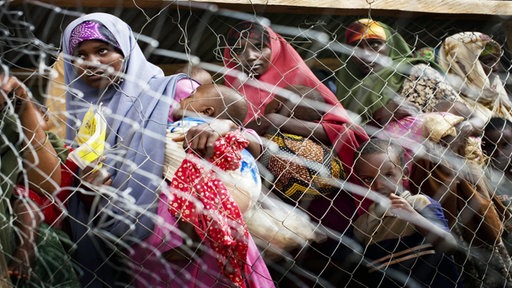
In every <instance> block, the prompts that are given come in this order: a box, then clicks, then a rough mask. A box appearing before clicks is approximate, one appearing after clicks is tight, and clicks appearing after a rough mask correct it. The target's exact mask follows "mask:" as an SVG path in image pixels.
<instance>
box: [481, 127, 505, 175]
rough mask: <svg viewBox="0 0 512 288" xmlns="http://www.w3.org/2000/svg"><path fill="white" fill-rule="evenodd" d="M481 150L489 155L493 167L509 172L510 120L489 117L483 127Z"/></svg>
mask: <svg viewBox="0 0 512 288" xmlns="http://www.w3.org/2000/svg"><path fill="white" fill-rule="evenodd" d="M482 150H483V151H484V153H485V154H486V155H487V156H489V158H490V161H491V165H492V166H493V167H494V168H496V169H498V170H501V171H503V172H505V173H507V174H511V173H512V171H510V170H511V169H512V167H511V166H512V165H511V164H512V161H511V159H510V158H511V157H512V122H510V121H509V120H506V119H503V118H497V117H496V118H491V119H490V120H489V123H488V124H487V125H486V126H485V129H484V134H483V138H482Z"/></svg>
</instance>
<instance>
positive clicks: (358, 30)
mask: <svg viewBox="0 0 512 288" xmlns="http://www.w3.org/2000/svg"><path fill="white" fill-rule="evenodd" d="M361 39H365V40H366V39H378V40H382V41H387V39H388V34H387V33H386V29H384V25H383V24H382V23H380V22H377V21H374V20H371V19H366V18H365V19H359V20H357V21H354V22H352V24H350V25H349V26H348V27H347V30H346V31H345V43H347V44H349V45H355V44H357V42H359V41H361Z"/></svg>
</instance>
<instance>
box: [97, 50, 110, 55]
mask: <svg viewBox="0 0 512 288" xmlns="http://www.w3.org/2000/svg"><path fill="white" fill-rule="evenodd" d="M107 53H108V49H107V48H101V49H99V50H98V54H100V55H104V54H107Z"/></svg>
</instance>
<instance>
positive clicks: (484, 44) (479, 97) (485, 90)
mask: <svg viewBox="0 0 512 288" xmlns="http://www.w3.org/2000/svg"><path fill="white" fill-rule="evenodd" d="M486 53H487V54H491V53H492V54H495V55H498V56H501V53H502V51H501V48H500V46H499V44H498V43H497V42H496V41H494V40H492V38H491V37H490V36H488V35H486V34H483V33H480V32H461V33H458V34H455V35H452V36H450V37H448V38H446V39H445V40H444V41H443V42H442V45H441V48H440V50H439V65H441V67H443V68H444V69H445V70H446V71H447V73H449V75H452V76H456V78H455V79H452V80H454V82H453V84H452V85H453V86H454V87H455V88H456V89H458V90H460V91H461V92H462V94H463V95H462V96H463V99H464V100H465V102H468V104H469V105H470V107H472V108H477V109H479V110H480V111H482V113H484V114H485V115H484V116H485V118H486V119H484V120H488V119H489V118H490V117H492V116H497V117H504V118H507V119H509V120H512V102H511V101H510V99H509V97H508V95H507V92H506V90H505V88H504V86H503V83H502V82H501V80H500V78H499V76H498V75H497V74H496V73H491V74H490V75H487V74H486V73H485V72H484V69H483V68H482V64H481V62H480V61H479V60H478V59H479V57H480V56H481V55H482V54H486ZM477 103H479V104H481V105H476V104H477ZM475 106H476V107H475ZM479 106H480V107H479ZM481 106H483V107H481ZM484 107H485V108H486V109H482V108H484ZM486 110H487V111H486Z"/></svg>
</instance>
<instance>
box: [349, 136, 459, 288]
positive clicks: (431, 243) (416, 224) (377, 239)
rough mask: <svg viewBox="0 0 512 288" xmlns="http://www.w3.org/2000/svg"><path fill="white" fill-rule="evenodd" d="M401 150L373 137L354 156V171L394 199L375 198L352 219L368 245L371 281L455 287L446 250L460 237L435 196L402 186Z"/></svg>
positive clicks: (364, 182)
mask: <svg viewBox="0 0 512 288" xmlns="http://www.w3.org/2000/svg"><path fill="white" fill-rule="evenodd" d="M403 154H404V151H403V149H402V148H401V147H400V146H398V145H396V144H394V143H392V142H390V141H389V140H382V139H375V138H374V139H370V140H369V141H367V142H366V143H364V144H363V145H362V146H361V148H359V150H358V155H356V156H357V158H356V160H355V163H354V173H355V175H356V176H357V177H358V178H359V179H360V180H361V183H362V185H363V186H365V187H366V188H368V189H371V191H374V192H376V193H378V194H379V195H381V196H383V197H385V198H387V199H389V203H390V204H389V205H390V206H387V205H384V204H382V202H375V203H374V204H372V205H371V206H370V207H369V209H368V211H367V212H366V213H365V214H363V215H361V216H360V217H359V218H357V220H356V221H355V222H354V235H355V237H356V239H357V240H358V241H360V242H361V243H362V244H363V246H365V247H364V248H363V250H364V251H365V255H364V256H365V257H366V258H367V260H368V264H367V267H368V280H369V282H368V283H372V284H375V283H379V284H380V285H381V287H405V286H409V285H407V284H412V283H414V284H418V285H419V286H422V287H456V286H457V282H458V279H459V272H458V271H457V269H456V266H455V264H454V262H453V260H452V258H451V257H450V256H448V255H447V254H446V253H447V252H453V251H455V249H456V248H457V242H456V241H455V238H454V237H453V236H452V235H451V234H450V232H449V230H448V226H447V220H446V218H445V217H444V214H443V211H442V208H441V205H440V204H439V203H438V202H437V201H435V200H433V199H432V198H430V197H428V196H425V195H421V194H418V195H411V194H410V193H409V192H408V191H404V188H403V186H402V181H403V178H404V177H406V175H407V173H408V172H407V167H406V165H405V163H404V157H403ZM397 275H398V276H399V277H397ZM404 282H406V283H404Z"/></svg>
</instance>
